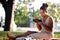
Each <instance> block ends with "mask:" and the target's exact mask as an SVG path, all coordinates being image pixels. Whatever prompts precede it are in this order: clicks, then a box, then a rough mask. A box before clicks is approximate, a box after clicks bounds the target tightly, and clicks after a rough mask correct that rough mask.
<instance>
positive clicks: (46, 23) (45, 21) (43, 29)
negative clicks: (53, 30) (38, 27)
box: [42, 17, 50, 33]
mask: <svg viewBox="0 0 60 40" xmlns="http://www.w3.org/2000/svg"><path fill="white" fill-rule="evenodd" d="M49 18H50V17H48V18H47V19H46V20H45V19H43V18H42V22H43V23H44V24H45V25H47V26H49V24H48V21H47V20H48V19H49ZM42 31H45V32H47V33H49V32H48V30H46V29H45V28H44V27H43V26H42Z"/></svg>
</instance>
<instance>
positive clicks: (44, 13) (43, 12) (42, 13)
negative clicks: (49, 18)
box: [40, 9, 48, 17]
mask: <svg viewBox="0 0 60 40" xmlns="http://www.w3.org/2000/svg"><path fill="white" fill-rule="evenodd" d="M47 12H48V10H47V9H46V10H45V11H44V10H42V9H40V14H41V16H42V17H44V16H45V15H46V13H47Z"/></svg>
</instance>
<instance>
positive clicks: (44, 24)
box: [7, 3, 53, 39]
mask: <svg viewBox="0 0 60 40" xmlns="http://www.w3.org/2000/svg"><path fill="white" fill-rule="evenodd" d="M47 8H48V5H47V4H46V3H43V5H42V6H41V8H40V14H41V16H42V18H41V21H37V22H36V24H37V28H38V30H39V31H41V32H33V31H28V32H25V33H23V34H18V35H14V34H11V33H10V32H8V33H7V36H8V37H9V38H18V37H19V38H20V37H31V38H33V39H40V38H43V39H50V38H52V37H53V36H52V30H53V20H52V18H51V17H50V16H48V15H47V12H48V10H47ZM34 20H36V19H34Z"/></svg>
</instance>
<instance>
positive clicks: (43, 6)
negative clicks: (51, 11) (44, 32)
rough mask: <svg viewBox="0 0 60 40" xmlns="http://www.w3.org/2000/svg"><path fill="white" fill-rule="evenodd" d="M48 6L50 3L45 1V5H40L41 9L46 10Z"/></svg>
mask: <svg viewBox="0 0 60 40" xmlns="http://www.w3.org/2000/svg"><path fill="white" fill-rule="evenodd" d="M47 7H48V4H47V3H43V5H42V6H41V7H40V10H41V9H42V10H44V11H45V10H46V8H47Z"/></svg>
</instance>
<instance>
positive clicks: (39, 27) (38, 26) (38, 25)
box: [36, 23, 42, 31]
mask: <svg viewBox="0 0 60 40" xmlns="http://www.w3.org/2000/svg"><path fill="white" fill-rule="evenodd" d="M36 25H37V28H38V30H39V31H40V30H41V29H42V27H41V25H40V24H39V23H36Z"/></svg>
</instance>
